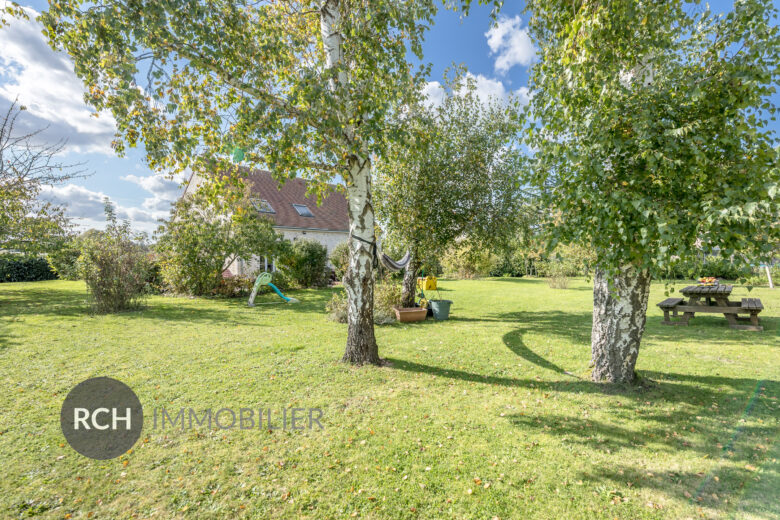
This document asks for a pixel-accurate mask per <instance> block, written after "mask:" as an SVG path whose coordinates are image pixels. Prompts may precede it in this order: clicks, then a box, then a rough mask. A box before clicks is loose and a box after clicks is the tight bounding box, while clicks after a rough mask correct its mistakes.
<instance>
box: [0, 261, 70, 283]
mask: <svg viewBox="0 0 780 520" xmlns="http://www.w3.org/2000/svg"><path fill="white" fill-rule="evenodd" d="M55 278H57V274H56V273H55V272H54V271H52V269H51V266H49V262H48V261H47V260H46V259H45V258H41V257H24V256H20V257H0V282H38V281H40V280H54V279H55Z"/></svg>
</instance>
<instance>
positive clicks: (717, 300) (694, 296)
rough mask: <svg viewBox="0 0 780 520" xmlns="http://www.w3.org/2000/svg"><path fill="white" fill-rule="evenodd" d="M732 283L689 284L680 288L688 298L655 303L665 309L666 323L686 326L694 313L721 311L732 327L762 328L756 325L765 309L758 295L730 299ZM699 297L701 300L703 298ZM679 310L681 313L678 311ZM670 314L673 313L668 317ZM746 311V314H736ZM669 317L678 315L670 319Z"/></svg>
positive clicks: (741, 328) (744, 328) (716, 312)
mask: <svg viewBox="0 0 780 520" xmlns="http://www.w3.org/2000/svg"><path fill="white" fill-rule="evenodd" d="M733 288H734V287H733V286H732V285H689V286H688V287H685V288H684V289H683V290H682V291H680V292H682V294H683V296H685V297H687V298H688V301H687V302H686V301H685V300H684V298H667V299H666V300H664V301H662V302H661V303H659V304H658V306H659V307H661V309H663V311H664V324H665V325H688V322H689V321H690V320H691V318H693V317H694V316H695V315H696V313H697V312H709V313H715V314H723V316H724V317H725V318H726V321H728V322H729V326H730V327H731V328H732V329H740V330H758V331H760V330H764V328H763V327H762V326H761V325H760V324H759V321H758V314H759V313H760V312H761V311H762V310H764V306H763V304H762V303H761V300H759V299H758V298H742V301H739V302H733V301H730V300H729V296H730V295H731V291H732V289H733ZM702 299H703V300H704V301H702ZM680 312H682V313H683V314H682V316H679V314H678V313H680ZM669 313H672V315H671V316H670V315H669ZM739 314H748V315H749V316H748V317H744V318H743V317H741V316H738V315H739ZM671 318H677V319H676V320H672V319H671Z"/></svg>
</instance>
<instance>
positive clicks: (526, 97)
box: [423, 72, 532, 106]
mask: <svg viewBox="0 0 780 520" xmlns="http://www.w3.org/2000/svg"><path fill="white" fill-rule="evenodd" d="M466 77H467V78H468V79H472V80H474V86H475V88H476V94H477V97H479V99H480V100H481V101H482V102H483V103H485V104H487V103H488V102H489V101H490V100H491V99H497V100H499V101H506V100H508V99H509V96H510V95H513V96H515V97H516V98H517V99H518V100H519V101H520V104H521V105H527V104H528V102H529V101H530V100H531V97H532V94H531V91H530V90H529V89H528V87H520V88H519V89H517V90H515V91H510V90H508V89H507V88H506V87H505V86H504V83H503V82H502V81H501V80H498V79H492V78H488V77H487V76H484V75H482V74H476V75H474V74H472V73H471V72H467V73H466ZM465 91H466V87H465V86H464V87H461V89H460V90H459V91H458V92H457V93H458V94H461V93H464V92H465ZM423 94H424V95H425V97H427V98H428V103H429V104H430V105H432V106H438V105H441V103H442V101H444V97H445V96H446V92H445V90H444V86H443V85H442V84H441V83H439V82H438V81H429V82H428V84H427V85H426V86H425V88H423Z"/></svg>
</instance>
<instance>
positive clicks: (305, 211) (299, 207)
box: [293, 204, 314, 217]
mask: <svg viewBox="0 0 780 520" xmlns="http://www.w3.org/2000/svg"><path fill="white" fill-rule="evenodd" d="M293 208H295V211H297V212H298V215H300V216H302V217H313V216H314V213H312V212H311V211H309V207H308V206H306V204H293Z"/></svg>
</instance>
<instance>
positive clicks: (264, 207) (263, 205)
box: [250, 198, 276, 213]
mask: <svg viewBox="0 0 780 520" xmlns="http://www.w3.org/2000/svg"><path fill="white" fill-rule="evenodd" d="M250 202H251V203H252V206H254V207H255V209H256V210H257V211H259V212H260V213H276V211H274V208H273V207H272V206H271V203H270V202H268V201H267V200H265V199H257V198H252V199H250Z"/></svg>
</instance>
